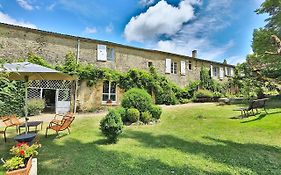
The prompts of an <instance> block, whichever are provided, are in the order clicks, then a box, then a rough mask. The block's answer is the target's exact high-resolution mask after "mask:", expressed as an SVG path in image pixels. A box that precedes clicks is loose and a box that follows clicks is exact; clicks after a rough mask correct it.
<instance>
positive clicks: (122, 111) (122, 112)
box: [114, 107, 128, 122]
mask: <svg viewBox="0 0 281 175" xmlns="http://www.w3.org/2000/svg"><path fill="white" fill-rule="evenodd" d="M114 110H115V111H116V112H118V113H119V114H120V116H121V119H122V121H123V122H126V121H128V118H127V115H126V109H125V108H123V107H118V108H115V109H114Z"/></svg>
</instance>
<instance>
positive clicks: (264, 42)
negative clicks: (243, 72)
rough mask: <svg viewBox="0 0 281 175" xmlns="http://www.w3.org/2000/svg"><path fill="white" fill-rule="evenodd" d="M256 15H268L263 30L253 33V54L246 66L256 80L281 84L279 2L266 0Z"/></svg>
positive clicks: (280, 6)
mask: <svg viewBox="0 0 281 175" xmlns="http://www.w3.org/2000/svg"><path fill="white" fill-rule="evenodd" d="M256 12H257V14H268V15H269V17H268V18H267V19H266V22H267V24H266V25H265V27H264V28H260V29H256V30H254V33H253V42H252V49H253V52H254V53H253V54H251V55H249V56H248V58H247V64H248V65H249V67H250V68H251V69H252V71H253V72H255V75H256V76H257V79H258V80H262V81H274V82H276V83H279V84H280V83H281V43H280V37H281V0H266V1H265V2H264V3H262V5H261V6H260V8H259V9H257V10H256Z"/></svg>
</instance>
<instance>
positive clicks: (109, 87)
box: [101, 81, 117, 105]
mask: <svg viewBox="0 0 281 175" xmlns="http://www.w3.org/2000/svg"><path fill="white" fill-rule="evenodd" d="M103 83H104V82H103ZM111 83H112V82H111V81H108V93H104V92H103V86H104V85H102V96H101V100H102V104H103V105H105V104H107V101H104V100H103V95H108V97H109V98H110V96H111V95H115V101H112V104H116V103H117V84H116V87H115V93H111V92H110V91H111Z"/></svg>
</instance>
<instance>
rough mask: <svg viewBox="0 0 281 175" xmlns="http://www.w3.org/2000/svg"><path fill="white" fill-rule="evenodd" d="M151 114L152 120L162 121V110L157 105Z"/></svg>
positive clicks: (153, 106)
mask: <svg viewBox="0 0 281 175" xmlns="http://www.w3.org/2000/svg"><path fill="white" fill-rule="evenodd" d="M149 112H150V113H151V115H152V118H155V119H160V116H161V114H162V108H161V107H160V106H157V105H152V106H151V108H150V110H149Z"/></svg>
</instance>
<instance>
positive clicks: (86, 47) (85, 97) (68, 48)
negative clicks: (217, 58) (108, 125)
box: [0, 23, 234, 109]
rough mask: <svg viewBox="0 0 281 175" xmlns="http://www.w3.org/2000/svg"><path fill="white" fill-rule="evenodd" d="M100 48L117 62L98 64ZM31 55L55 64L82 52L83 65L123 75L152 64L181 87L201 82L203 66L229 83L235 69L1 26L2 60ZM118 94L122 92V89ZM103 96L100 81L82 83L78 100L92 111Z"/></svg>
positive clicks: (62, 35)
mask: <svg viewBox="0 0 281 175" xmlns="http://www.w3.org/2000/svg"><path fill="white" fill-rule="evenodd" d="M98 45H102V46H106V48H107V49H110V50H111V51H112V50H113V51H114V52H113V54H112V55H113V57H114V59H113V60H111V61H109V60H103V61H99V60H98V52H100V50H99V49H98ZM31 52H32V53H34V54H36V55H38V56H42V57H43V58H45V59H46V60H47V61H48V62H50V63H52V64H58V63H61V62H63V61H64V58H65V55H66V54H67V53H69V52H73V53H75V54H76V55H77V54H78V53H79V61H80V62H81V63H92V64H94V65H95V66H97V67H107V68H110V69H115V70H119V71H122V72H127V71H128V70H129V69H131V68H138V69H143V70H148V69H149V67H148V64H149V62H151V63H152V64H153V66H154V67H155V68H156V70H157V71H158V72H159V73H161V74H163V75H165V76H166V77H167V78H168V79H170V80H172V81H173V82H175V83H176V84H178V85H179V86H181V87H184V86H186V85H187V84H188V83H189V82H190V81H194V80H198V79H199V74H200V69H201V67H202V66H205V67H207V68H210V67H213V69H214V68H216V67H217V68H218V70H221V71H223V73H222V74H223V76H222V77H220V75H219V73H218V74H217V75H216V76H213V78H215V79H219V80H221V81H225V80H227V76H226V72H225V71H226V70H227V69H229V72H228V75H230V74H231V73H232V72H233V68H234V66H232V65H228V64H222V63H218V62H211V61H207V60H202V59H198V58H194V57H189V56H183V55H177V54H171V53H167V52H161V51H155V50H147V49H141V48H135V47H130V46H124V45H120V44H116V43H111V42H106V41H98V40H93V39H88V38H81V37H75V36H70V35H64V34H58V33H52V32H46V31H40V30H34V29H29V28H24V27H18V26H13V25H7V24H2V23H0V58H5V59H8V60H10V61H15V60H17V59H18V58H26V57H27V54H28V53H31ZM167 59H170V60H171V62H176V64H177V71H176V74H172V73H167V70H166V66H167V65H166V64H167V63H166V62H167ZM182 62H185V66H184V69H185V75H182V73H181V64H182ZM189 63H190V64H191V70H189ZM213 69H212V71H213ZM232 74H233V73H232ZM81 89H83V90H81ZM118 91H120V92H119V93H121V91H122V90H118ZM101 93H102V83H101V82H100V83H98V84H97V85H95V86H94V87H92V88H88V87H87V88H86V86H85V84H81V87H80V91H79V101H80V103H81V104H83V105H82V108H85V109H86V108H87V109H89V108H91V106H97V105H98V104H100V102H101V99H100V98H101ZM117 97H118V98H120V97H121V95H118V96H117ZM93 99H94V100H93ZM118 103H119V102H118Z"/></svg>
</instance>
